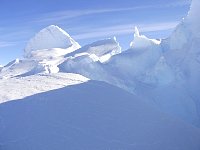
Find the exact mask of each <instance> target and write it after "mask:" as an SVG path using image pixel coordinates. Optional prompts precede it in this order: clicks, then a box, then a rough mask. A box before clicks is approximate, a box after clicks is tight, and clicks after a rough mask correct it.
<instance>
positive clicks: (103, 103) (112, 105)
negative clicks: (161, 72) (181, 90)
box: [0, 81, 200, 150]
mask: <svg viewBox="0 0 200 150" xmlns="http://www.w3.org/2000/svg"><path fill="white" fill-rule="evenodd" d="M0 133H1V134H0V149H1V150H12V149H20V150H27V149H31V150H44V149H48V150H57V149H70V150H82V149H87V150H98V149H99V150H105V149H110V150H116V149H125V150H133V149H136V150H161V149H162V150H177V149H179V150H199V149H200V143H199V141H200V130H199V129H197V128H195V127H193V126H190V125H188V124H185V123H184V122H182V121H180V120H177V119H174V118H173V117H168V116H167V115H165V114H163V113H160V112H159V111H156V110H155V109H154V108H151V107H149V106H148V105H146V103H143V102H142V101H141V100H140V99H138V97H136V96H133V95H132V94H129V93H128V92H125V91H123V90H122V89H119V88H116V87H114V86H111V85H109V84H106V83H103V82H98V81H89V82H85V83H83V84H78V85H73V86H68V87H65V88H62V89H57V90H53V91H48V92H44V93H41V94H36V95H33V96H30V97H26V98H24V99H22V100H17V101H12V102H8V103H3V104H1V105H0Z"/></svg>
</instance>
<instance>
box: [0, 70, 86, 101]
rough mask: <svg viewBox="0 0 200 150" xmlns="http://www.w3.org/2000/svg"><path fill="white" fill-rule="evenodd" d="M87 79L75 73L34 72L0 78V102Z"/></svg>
mask: <svg viewBox="0 0 200 150" xmlns="http://www.w3.org/2000/svg"><path fill="white" fill-rule="evenodd" d="M88 80H89V79H87V78H85V77H83V76H81V75H77V74H66V73H56V74H36V75H32V76H25V77H13V78H9V79H0V89H1V90H0V104H1V103H4V102H8V101H11V100H16V99H22V98H25V97H27V96H30V95H35V94H37V93H42V92H46V91H50V90H54V89H58V88H62V87H66V86H70V85H75V84H80V83H83V82H87V81H88Z"/></svg>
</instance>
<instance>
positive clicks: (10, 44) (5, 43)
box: [0, 41, 16, 48]
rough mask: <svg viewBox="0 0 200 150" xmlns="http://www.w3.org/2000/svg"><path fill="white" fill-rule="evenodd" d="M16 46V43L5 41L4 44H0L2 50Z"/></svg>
mask: <svg viewBox="0 0 200 150" xmlns="http://www.w3.org/2000/svg"><path fill="white" fill-rule="evenodd" d="M15 44H16V43H15V42H5V41H3V42H0V48H3V47H9V46H13V45H15Z"/></svg>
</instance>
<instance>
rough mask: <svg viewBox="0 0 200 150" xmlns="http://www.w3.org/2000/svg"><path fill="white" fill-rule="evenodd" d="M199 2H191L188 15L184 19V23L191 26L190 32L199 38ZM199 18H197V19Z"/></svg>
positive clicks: (197, 0) (194, 0)
mask: <svg viewBox="0 0 200 150" xmlns="http://www.w3.org/2000/svg"><path fill="white" fill-rule="evenodd" d="M199 8H200V1H199V0H193V1H192V4H191V7H190V11H189V13H188V16H187V18H186V22H188V23H189V25H191V27H192V28H191V30H192V32H193V34H194V35H196V36H200V17H199V14H200V9H199ZM198 17H199V18H198Z"/></svg>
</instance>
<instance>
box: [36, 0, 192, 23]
mask: <svg viewBox="0 0 200 150" xmlns="http://www.w3.org/2000/svg"><path fill="white" fill-rule="evenodd" d="M189 4H190V0H179V1H175V2H171V3H166V4H165V5H156V4H155V5H144V6H135V7H128V8H107V9H85V10H66V11H56V12H50V13H45V14H42V15H40V17H38V18H36V19H34V21H33V22H35V23H53V22H58V21H64V20H67V19H71V18H77V17H82V16H86V15H94V14H101V13H111V12H123V11H134V10H142V9H151V8H152V9H156V8H168V7H180V6H185V5H189Z"/></svg>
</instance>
